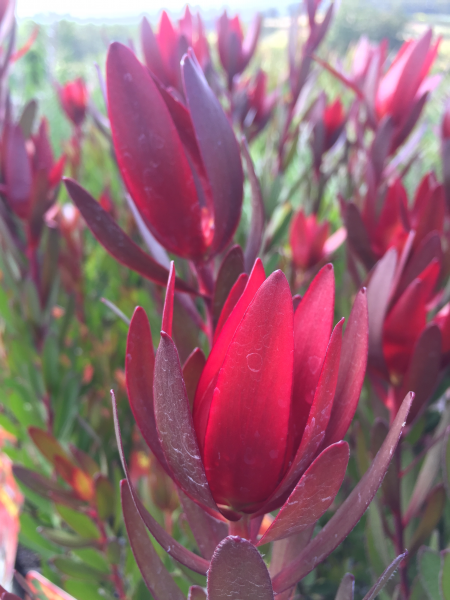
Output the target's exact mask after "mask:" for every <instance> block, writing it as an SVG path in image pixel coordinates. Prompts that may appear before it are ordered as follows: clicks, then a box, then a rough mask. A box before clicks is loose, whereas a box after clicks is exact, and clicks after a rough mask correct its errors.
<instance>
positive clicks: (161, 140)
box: [107, 42, 207, 259]
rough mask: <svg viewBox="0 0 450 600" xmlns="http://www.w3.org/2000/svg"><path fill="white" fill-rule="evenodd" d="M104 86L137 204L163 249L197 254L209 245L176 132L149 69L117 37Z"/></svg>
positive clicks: (116, 144)
mask: <svg viewBox="0 0 450 600" xmlns="http://www.w3.org/2000/svg"><path fill="white" fill-rule="evenodd" d="M107 88H108V111H109V117H110V120H111V128H112V133H113V140H114V147H115V150H116V155H117V160H118V163H119V167H120V170H121V173H122V176H123V178H124V180H125V183H126V185H127V187H128V190H129V192H130V194H131V196H132V198H133V200H134V201H135V203H136V206H137V207H138V209H139V211H140V212H141V214H142V216H143V217H144V219H145V220H146V222H147V224H148V225H149V227H150V229H151V231H152V233H153V234H154V236H155V237H156V238H157V239H158V241H159V242H160V243H161V244H163V246H164V247H165V248H166V249H167V250H169V251H170V252H174V253H176V254H179V255H181V256H184V257H188V258H193V259H200V258H201V257H202V256H203V254H204V253H205V250H206V247H207V246H206V242H205V238H204V235H203V232H202V229H201V211H200V204H199V201H198V197H197V191H196V186H195V181H194V177H193V174H192V171H191V168H190V166H189V162H188V160H187V157H186V154H185V151H184V148H183V145H182V143H181V140H180V137H179V135H178V132H177V130H176V128H175V126H174V123H173V120H172V118H171V116H170V114H169V111H168V110H167V107H166V105H165V102H164V101H163V99H162V98H161V94H160V93H159V91H158V89H157V87H156V85H155V83H154V82H153V80H152V78H151V76H150V74H149V73H148V71H147V70H146V69H145V68H144V67H143V66H142V65H141V64H140V63H139V61H138V60H137V58H136V57H135V56H134V54H133V53H132V52H131V50H129V49H128V48H126V47H125V46H123V45H122V44H119V43H116V42H115V43H113V44H112V45H111V46H110V49H109V53H108V60H107Z"/></svg>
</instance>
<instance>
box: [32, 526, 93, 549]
mask: <svg viewBox="0 0 450 600" xmlns="http://www.w3.org/2000/svg"><path fill="white" fill-rule="evenodd" d="M38 531H39V533H40V534H41V535H43V536H44V537H45V538H46V539H47V540H50V541H51V542H53V543H54V544H59V545H60V546H63V547H64V548H89V547H91V548H92V547H95V546H96V545H97V544H96V542H95V541H94V540H92V539H87V538H83V537H81V536H79V535H75V534H73V533H69V532H68V531H63V530H62V529H49V528H48V527H39V529H38Z"/></svg>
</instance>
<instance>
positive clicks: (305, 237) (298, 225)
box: [289, 210, 345, 271]
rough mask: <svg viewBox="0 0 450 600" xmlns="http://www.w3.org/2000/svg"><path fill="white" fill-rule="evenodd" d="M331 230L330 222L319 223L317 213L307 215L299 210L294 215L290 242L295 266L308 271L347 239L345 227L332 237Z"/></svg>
mask: <svg viewBox="0 0 450 600" xmlns="http://www.w3.org/2000/svg"><path fill="white" fill-rule="evenodd" d="M329 232H330V223H329V222H328V221H323V222H322V223H318V221H317V216H316V215H315V214H311V215H309V216H306V215H305V212H304V211H303V210H299V211H298V212H297V213H296V214H295V215H294V217H293V219H292V221H291V229H290V234H289V242H290V245H291V250H292V262H293V263H294V265H295V267H297V268H298V269H302V270H303V271H307V270H309V269H311V268H313V267H315V266H316V265H317V264H320V262H321V261H322V260H324V259H325V258H326V257H327V256H329V255H330V254H331V253H332V252H334V251H335V250H336V249H337V248H338V247H339V246H340V245H341V244H342V242H343V241H344V239H345V230H344V229H339V230H338V231H337V232H336V233H335V234H334V235H332V236H331V237H330V236H329Z"/></svg>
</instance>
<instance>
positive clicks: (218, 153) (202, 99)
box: [181, 50, 244, 254]
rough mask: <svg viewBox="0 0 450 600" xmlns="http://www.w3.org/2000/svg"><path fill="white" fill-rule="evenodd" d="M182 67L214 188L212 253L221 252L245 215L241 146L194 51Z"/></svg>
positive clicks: (200, 142) (197, 130) (195, 124)
mask: <svg viewBox="0 0 450 600" xmlns="http://www.w3.org/2000/svg"><path fill="white" fill-rule="evenodd" d="M181 70H182V76H183V84H184V92H185V96H186V102H187V105H188V107H189V112H190V114H191V118H192V123H193V125H194V130H195V134H196V137H197V143H198V147H199V149H200V154H201V157H202V159H203V164H204V165H205V170H206V173H207V176H208V181H209V183H210V185H211V190H212V196H213V202H214V238H213V242H212V246H211V252H212V253H213V254H217V253H218V252H220V251H222V250H223V249H224V248H225V246H226V245H227V244H228V243H229V242H230V240H231V238H232V237H233V235H234V232H235V231H236V228H237V226H238V223H239V219H240V217H241V209H242V199H243V184H244V176H243V171H242V164H241V158H240V152H239V146H238V143H237V140H236V137H235V135H234V133H233V129H232V127H231V124H230V122H229V120H228V118H227V117H226V115H225V113H224V111H223V109H222V107H221V105H220V103H219V101H218V100H217V98H216V96H215V95H214V93H213V92H212V90H211V89H210V87H209V86H208V83H207V81H206V79H205V76H204V75H203V72H202V70H201V68H200V66H199V64H198V62H197V59H196V58H195V55H194V54H193V52H192V51H191V50H190V51H189V53H188V54H187V55H185V56H184V57H183V60H182V61H181ZM185 226H186V224H185V223H183V227H185Z"/></svg>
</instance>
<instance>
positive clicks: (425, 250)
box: [392, 231, 442, 302]
mask: <svg viewBox="0 0 450 600" xmlns="http://www.w3.org/2000/svg"><path fill="white" fill-rule="evenodd" d="M433 260H437V262H438V263H439V264H440V263H441V261H442V248H441V238H440V236H439V233H438V232H437V231H432V232H431V233H429V234H428V235H427V236H426V237H425V238H424V239H423V240H422V241H421V243H420V244H419V246H418V247H417V249H416V250H415V251H414V253H413V255H412V256H411V257H410V259H409V261H408V263H407V265H406V267H405V269H404V270H403V273H402V274H401V277H400V281H399V283H398V285H397V287H396V290H395V295H394V297H393V300H392V301H393V302H396V300H397V299H398V298H399V297H400V296H401V294H403V292H404V291H405V290H406V288H407V287H408V286H409V284H410V283H412V282H413V281H414V279H416V278H417V277H418V276H419V275H420V274H421V273H422V272H423V271H424V270H425V269H426V268H427V267H428V265H429V264H430V263H431V262H432V261H433Z"/></svg>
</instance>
